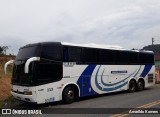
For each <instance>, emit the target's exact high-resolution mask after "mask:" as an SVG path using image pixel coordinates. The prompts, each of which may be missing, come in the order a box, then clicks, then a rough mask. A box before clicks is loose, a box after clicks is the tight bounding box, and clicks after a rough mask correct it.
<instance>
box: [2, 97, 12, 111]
mask: <svg viewBox="0 0 160 117" xmlns="http://www.w3.org/2000/svg"><path fill="white" fill-rule="evenodd" d="M12 101H13V97H12V96H9V97H8V98H6V99H5V100H4V101H0V108H4V107H5V105H8V104H9V103H12Z"/></svg>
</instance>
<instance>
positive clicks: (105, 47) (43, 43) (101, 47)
mask: <svg viewBox="0 0 160 117" xmlns="http://www.w3.org/2000/svg"><path fill="white" fill-rule="evenodd" d="M48 44H55V45H60V44H61V45H66V46H77V47H87V48H99V49H110V50H126V51H132V52H147V53H153V51H148V50H138V49H132V50H129V49H125V48H123V47H121V46H118V45H104V44H95V43H89V44H75V43H68V42H39V43H32V44H27V45H25V46H23V47H21V48H25V47H29V46H35V45H48ZM21 48H20V49H21Z"/></svg>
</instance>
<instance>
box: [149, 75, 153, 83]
mask: <svg viewBox="0 0 160 117" xmlns="http://www.w3.org/2000/svg"><path fill="white" fill-rule="evenodd" d="M151 82H153V74H148V83H151Z"/></svg>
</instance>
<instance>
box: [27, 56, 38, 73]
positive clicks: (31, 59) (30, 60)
mask: <svg viewBox="0 0 160 117" xmlns="http://www.w3.org/2000/svg"><path fill="white" fill-rule="evenodd" d="M33 61H40V57H31V58H29V59H28V60H27V61H26V63H25V66H24V73H26V74H27V73H29V65H30V63H31V62H33Z"/></svg>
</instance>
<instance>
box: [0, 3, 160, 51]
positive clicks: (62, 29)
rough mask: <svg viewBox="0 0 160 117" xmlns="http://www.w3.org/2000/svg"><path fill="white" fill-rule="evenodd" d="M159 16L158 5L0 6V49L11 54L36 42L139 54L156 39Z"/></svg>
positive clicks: (51, 4) (11, 4) (50, 4)
mask: <svg viewBox="0 0 160 117" xmlns="http://www.w3.org/2000/svg"><path fill="white" fill-rule="evenodd" d="M159 11H160V1H158V0H152V1H151V0H134V1H132V2H131V1H130V0H101V1H100V0H79V1H75V0H67V1H66V0H45V1H44V0H23V1H22V0H14V1H12V0H5V1H1V2H0V30H1V31H0V40H1V42H0V45H11V47H12V48H13V50H14V52H15V53H16V52H17V50H18V48H19V47H20V46H23V45H25V44H27V43H34V42H40V41H66V42H73V43H101V44H114V45H120V46H123V47H126V48H142V47H143V46H145V45H148V44H150V40H151V37H154V36H155V37H157V38H160V33H159V32H158V30H159V26H160V22H159V21H160V15H159V14H160V13H159ZM157 42H158V41H157ZM15 45H16V46H15Z"/></svg>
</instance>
